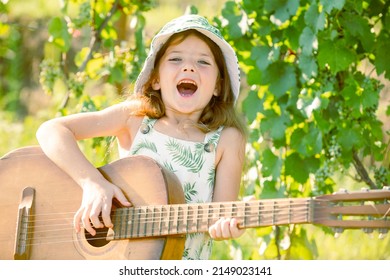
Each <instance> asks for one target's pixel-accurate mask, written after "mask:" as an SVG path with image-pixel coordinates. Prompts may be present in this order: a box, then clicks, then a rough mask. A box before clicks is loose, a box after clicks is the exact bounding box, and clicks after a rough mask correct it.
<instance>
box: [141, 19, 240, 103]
mask: <svg viewBox="0 0 390 280" xmlns="http://www.w3.org/2000/svg"><path fill="white" fill-rule="evenodd" d="M190 29H195V30H197V31H199V32H201V33H202V34H204V35H206V36H207V37H209V38H210V39H211V40H212V41H214V42H215V43H216V44H217V45H218V46H219V47H220V49H221V51H222V53H223V56H224V58H225V62H226V67H227V69H228V73H229V76H230V83H231V88H232V91H233V94H234V100H235V101H236V100H237V98H238V95H239V93H240V70H239V66H238V59H237V56H236V53H235V51H234V50H233V48H232V46H231V45H230V44H229V43H228V42H226V40H225V39H224V38H223V37H222V34H221V32H220V31H219V30H218V29H217V28H215V27H214V26H212V25H211V24H210V23H209V22H208V21H207V19H206V18H204V17H202V16H199V15H184V16H181V17H178V18H175V19H173V20H171V21H170V22H168V23H167V24H166V25H165V26H164V27H163V28H162V29H161V30H160V31H159V32H158V33H157V35H156V36H155V37H154V38H153V40H152V43H151V46H150V51H149V54H148V56H147V58H146V60H145V63H144V66H143V68H142V70H141V73H140V74H139V76H138V78H137V80H136V82H135V87H134V90H135V92H137V93H138V92H140V91H141V90H142V87H143V86H144V85H145V83H146V82H147V81H148V79H149V77H150V74H151V73H152V70H153V68H154V61H155V59H156V55H157V53H158V51H159V50H160V49H161V47H162V46H163V45H164V44H165V42H166V41H167V40H168V39H169V37H171V36H172V35H173V34H175V33H179V32H183V31H186V30H190Z"/></svg>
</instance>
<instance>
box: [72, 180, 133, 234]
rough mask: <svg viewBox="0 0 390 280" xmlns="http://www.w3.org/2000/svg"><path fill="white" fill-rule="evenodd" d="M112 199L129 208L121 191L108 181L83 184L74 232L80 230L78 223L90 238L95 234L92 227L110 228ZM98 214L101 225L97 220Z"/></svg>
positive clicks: (74, 222)
mask: <svg viewBox="0 0 390 280" xmlns="http://www.w3.org/2000/svg"><path fill="white" fill-rule="evenodd" d="M113 198H116V199H117V200H118V201H119V202H120V203H121V204H122V205H123V206H131V203H130V202H129V201H128V200H127V199H126V197H125V196H124V194H123V192H122V190H121V189H120V188H118V187H117V186H115V185H113V184H111V183H110V182H108V181H104V182H101V183H100V184H97V183H93V182H89V183H87V184H84V185H83V198H82V203H81V206H80V208H79V210H78V211H77V212H76V214H75V216H74V219H73V225H74V228H75V230H76V232H80V230H81V227H80V223H82V225H83V227H84V228H85V230H86V231H88V232H89V233H90V234H91V235H92V236H94V235H95V234H96V230H95V229H94V228H93V227H95V228H103V227H104V226H106V227H109V228H111V227H112V226H113V224H112V222H111V217H110V213H111V207H112V200H113ZM100 213H101V217H102V220H103V223H102V222H101V221H100V219H99V215H100ZM92 226H93V227H92Z"/></svg>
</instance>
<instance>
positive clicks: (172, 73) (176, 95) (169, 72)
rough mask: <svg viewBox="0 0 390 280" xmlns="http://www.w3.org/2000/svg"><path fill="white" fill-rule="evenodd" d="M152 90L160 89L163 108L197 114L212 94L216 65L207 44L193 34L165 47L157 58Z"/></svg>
mask: <svg viewBox="0 0 390 280" xmlns="http://www.w3.org/2000/svg"><path fill="white" fill-rule="evenodd" d="M158 73H159V74H158V79H157V80H156V81H155V82H154V83H153V89H155V90H161V96H162V99H163V102H164V104H165V108H166V111H167V112H168V111H175V112H180V113H184V114H191V113H198V114H200V113H201V112H202V111H203V109H204V108H205V107H206V105H207V104H208V103H209V101H210V99H211V98H212V96H213V95H218V94H219V92H218V90H217V87H216V83H217V80H218V78H219V70H218V66H217V64H216V62H215V59H214V56H213V54H212V52H211V50H210V48H209V47H208V45H207V44H206V43H205V42H204V41H203V40H201V39H200V38H198V37H197V36H195V35H189V36H188V37H187V38H185V39H184V40H183V41H182V42H180V43H178V44H175V43H174V44H172V45H171V46H169V47H168V48H167V50H166V52H165V53H164V55H163V56H162V57H161V60H160V63H159V68H158Z"/></svg>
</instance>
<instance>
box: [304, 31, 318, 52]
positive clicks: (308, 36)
mask: <svg viewBox="0 0 390 280" xmlns="http://www.w3.org/2000/svg"><path fill="white" fill-rule="evenodd" d="M299 45H300V46H301V48H302V54H303V55H306V56H311V55H312V53H313V50H317V47H318V46H317V45H318V42H317V36H316V34H314V32H313V30H312V29H311V28H310V27H305V29H303V31H302V34H301V36H300V37H299Z"/></svg>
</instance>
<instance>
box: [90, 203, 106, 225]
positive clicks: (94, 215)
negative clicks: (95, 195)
mask: <svg viewBox="0 0 390 280" xmlns="http://www.w3.org/2000/svg"><path fill="white" fill-rule="evenodd" d="M101 209H102V206H101V202H98V201H95V203H94V204H93V206H92V209H91V212H90V214H89V220H90V221H91V223H92V225H93V226H94V227H95V228H102V227H104V226H103V224H102V223H101V222H100V219H99V215H100V212H101Z"/></svg>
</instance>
